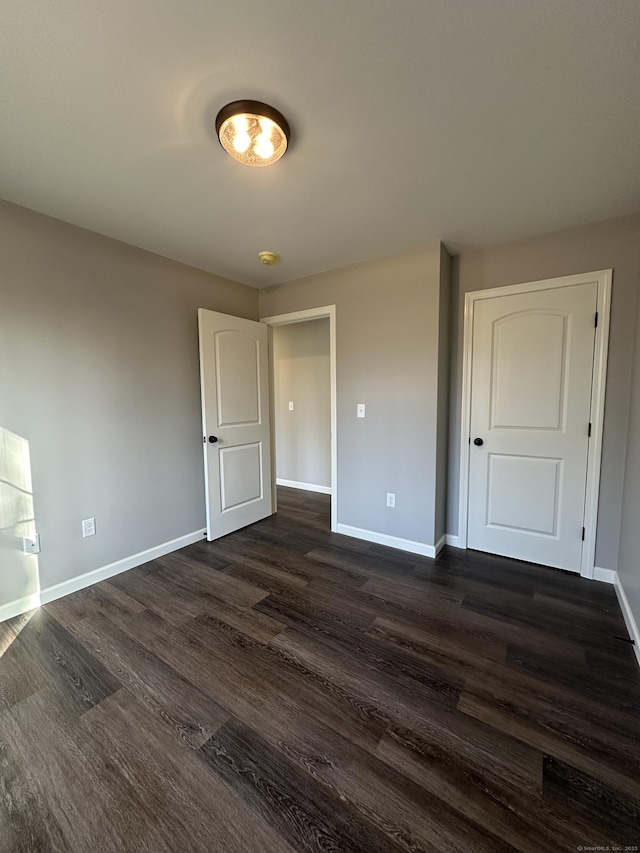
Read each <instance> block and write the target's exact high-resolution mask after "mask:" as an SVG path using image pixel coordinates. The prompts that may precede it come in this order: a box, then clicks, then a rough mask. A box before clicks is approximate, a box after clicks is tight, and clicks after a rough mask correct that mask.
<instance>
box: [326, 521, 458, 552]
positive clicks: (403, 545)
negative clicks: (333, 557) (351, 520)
mask: <svg viewBox="0 0 640 853" xmlns="http://www.w3.org/2000/svg"><path fill="white" fill-rule="evenodd" d="M336 533H342V535H343V536H352V537H353V538H354V539H364V540H365V542H375V543H376V545H387V546H388V547H389V548H398V549H399V550H400V551H410V552H411V553H412V554H420V555H421V556H422V557H435V556H436V555H437V553H438V550H439V549H440V548H442V545H444V542H443V540H440V542H438V544H437V546H435V547H434V546H433V545H425V543H424V542H414V541H413V540H412V539H400V538H399V537H398V536H389V535H387V534H386V533H376V532H375V530H364V529H363V528H361V527H351V525H350V524H338V525H337V528H336Z"/></svg>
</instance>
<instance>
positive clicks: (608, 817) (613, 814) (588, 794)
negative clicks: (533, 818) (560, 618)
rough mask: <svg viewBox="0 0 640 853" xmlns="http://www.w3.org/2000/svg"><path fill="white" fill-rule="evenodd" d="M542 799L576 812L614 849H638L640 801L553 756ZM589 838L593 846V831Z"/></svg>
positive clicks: (546, 771)
mask: <svg viewBox="0 0 640 853" xmlns="http://www.w3.org/2000/svg"><path fill="white" fill-rule="evenodd" d="M543 797H544V798H545V800H549V801H551V802H558V801H559V802H562V803H565V804H566V806H567V808H568V809H571V810H572V811H574V810H577V811H578V812H579V813H580V814H581V815H582V816H583V817H584V818H585V819H586V820H587V821H588V822H589V823H592V824H593V823H596V825H598V826H599V827H602V828H603V829H605V830H606V831H607V832H608V837H609V839H614V844H615V845H617V846H623V845H629V846H637V845H638V842H639V840H640V800H637V799H633V798H632V797H629V796H628V795H626V794H624V793H623V792H622V791H619V790H616V789H615V788H613V787H611V786H610V785H607V784H606V783H604V782H602V781H601V780H600V779H596V778H595V777H594V776H590V775H589V774H587V773H582V772H581V771H580V770H577V769H576V768H575V767H571V766H570V765H569V764H565V763H564V762H562V761H559V760H558V759H557V758H552V757H551V756H545V759H544V770H543ZM586 837H587V838H589V839H590V845H592V844H593V841H591V839H592V838H593V830H592V832H591V834H590V835H588V836H586Z"/></svg>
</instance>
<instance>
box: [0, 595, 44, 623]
mask: <svg viewBox="0 0 640 853" xmlns="http://www.w3.org/2000/svg"><path fill="white" fill-rule="evenodd" d="M39 606H40V593H39V592H32V593H31V595H24V596H23V597H22V598H16V599H15V600H14V601H10V602H9V603H8V604H3V605H2V607H0V622H6V621H7V619H13V617H14V616H20V615H21V614H22V613H28V611H29V610H33V609H34V608H35V607H39Z"/></svg>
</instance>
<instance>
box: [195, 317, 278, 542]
mask: <svg viewBox="0 0 640 853" xmlns="http://www.w3.org/2000/svg"><path fill="white" fill-rule="evenodd" d="M198 328H199V332H200V385H201V390H202V425H203V434H204V442H203V444H204V475H205V489H206V507H207V539H209V540H212V539H218V538H219V537H220V536H225V535H226V534H227V533H232V532H233V531H234V530H238V529H239V528H240V527H245V526H246V525H247V524H253V522H254V521H259V520H260V519H261V518H265V517H266V516H267V515H271V514H272V511H273V510H272V506H271V441H270V429H269V373H268V349H267V327H266V326H265V325H264V324H262V323H254V322H253V321H251V320H243V319H242V318H240V317H231V316H229V315H227V314H218V313H217V312H216V311H207V310H206V309H204V308H199V309H198Z"/></svg>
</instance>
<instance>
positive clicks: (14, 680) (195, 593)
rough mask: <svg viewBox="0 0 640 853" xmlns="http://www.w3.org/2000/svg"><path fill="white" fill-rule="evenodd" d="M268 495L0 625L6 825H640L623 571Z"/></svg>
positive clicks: (486, 829)
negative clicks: (531, 556)
mask: <svg viewBox="0 0 640 853" xmlns="http://www.w3.org/2000/svg"><path fill="white" fill-rule="evenodd" d="M279 505H280V511H279V512H278V514H277V515H276V516H274V517H272V518H270V519H267V520H265V521H263V522H260V523H259V524H256V525H254V526H253V527H251V528H247V529H245V530H242V531H240V532H238V533H235V534H232V535H230V536H227V537H226V538H224V539H222V540H220V541H218V542H215V543H206V542H202V543H198V544H197V545H193V546H190V547H188V548H185V549H183V550H182V551H179V552H176V553H175V554H172V555H170V556H167V557H164V558H162V559H159V560H155V561H154V562H152V563H149V564H147V565H145V566H142V567H140V568H138V569H134V570H132V571H130V572H127V573H125V574H122V575H119V576H117V577H114V578H112V579H111V580H110V581H108V582H104V583H100V584H97V585H96V586H93V587H91V588H89V589H86V590H82V591H81V592H77V593H75V594H73V595H70V596H68V597H67V598H64V599H60V600H58V601H55V602H53V603H51V604H48V605H46V606H44V607H42V608H40V609H39V610H37V611H34V612H33V613H30V614H27V615H25V616H22V617H18V618H16V619H14V620H12V621H10V622H6V623H4V624H2V625H0V653H2V654H1V657H0V850H2V851H43V853H44V851H65V853H66V851H78V853H103V852H104V851H136V853H137V851H153V853H156V851H159V852H160V851H184V853H191V851H220V852H221V853H236V852H237V853H276V851H278V853H285V851H287V853H291V851H361V853H376V851H385V853H386V851H388V852H389V853H391V851H464V853H484V851H486V853H501V851H513V850H517V851H529V852H530V853H541V851H553V853H558V851H576V850H581V849H583V848H584V849H585V850H587V849H589V848H598V847H599V848H600V849H613V846H614V845H630V846H629V847H627V849H631V850H633V849H638V848H637V847H635V846H633V845H638V844H640V670H639V669H638V667H637V665H636V663H635V660H634V656H633V652H632V649H631V647H630V645H629V644H628V643H627V642H624V639H620V638H625V637H627V633H626V630H625V626H624V622H623V619H622V616H621V613H620V609H619V607H618V604H617V601H616V597H615V594H614V590H613V588H612V587H610V586H607V585H605V584H601V583H596V582H589V581H585V580H583V579H581V578H579V577H577V576H574V575H568V574H565V573H562V572H559V571H555V570H553V569H545V568H539V567H536V566H532V565H529V564H525V563H519V562H516V561H512V560H508V559H504V558H494V557H488V556H486V555H481V554H477V553H473V552H462V551H456V550H453V549H451V550H446V551H445V553H443V555H442V556H441V557H440V558H439V559H438V560H429V559H426V558H421V557H416V556H414V555H411V554H406V553H403V552H399V551H394V550H391V549H388V548H384V547H381V546H377V545H370V544H368V543H365V542H360V541H358V540H355V539H350V538H346V537H342V536H337V535H334V534H331V533H330V532H329V499H328V498H327V497H325V496H322V495H314V494H310V493H306V492H296V491H294V490H291V489H280V504H279Z"/></svg>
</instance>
